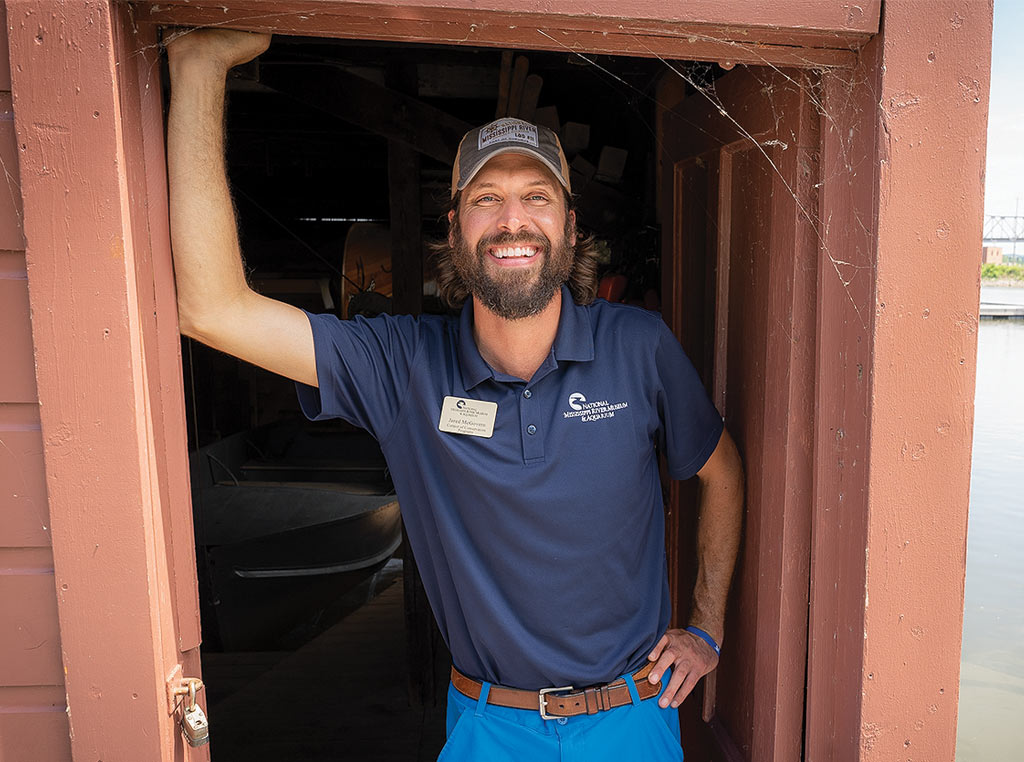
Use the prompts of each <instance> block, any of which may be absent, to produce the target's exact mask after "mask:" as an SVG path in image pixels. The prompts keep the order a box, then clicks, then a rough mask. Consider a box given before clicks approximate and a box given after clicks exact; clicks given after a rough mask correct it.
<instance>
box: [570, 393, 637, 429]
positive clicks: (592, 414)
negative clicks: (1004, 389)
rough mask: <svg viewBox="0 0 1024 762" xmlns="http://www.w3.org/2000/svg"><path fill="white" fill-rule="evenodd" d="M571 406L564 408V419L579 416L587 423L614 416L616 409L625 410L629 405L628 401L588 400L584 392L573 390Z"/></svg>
mask: <svg viewBox="0 0 1024 762" xmlns="http://www.w3.org/2000/svg"><path fill="white" fill-rule="evenodd" d="M569 407H571V408H572V410H563V411H562V419H563V420H567V419H569V418H578V419H579V420H581V421H583V422H584V423H587V422H589V421H599V420H601V419H602V418H614V417H615V411H616V410H623V409H625V408H627V407H629V403H628V402H609V401H608V400H597V401H596V402H587V398H586V397H585V396H584V395H583V393H582V392H573V393H572V394H570V395H569Z"/></svg>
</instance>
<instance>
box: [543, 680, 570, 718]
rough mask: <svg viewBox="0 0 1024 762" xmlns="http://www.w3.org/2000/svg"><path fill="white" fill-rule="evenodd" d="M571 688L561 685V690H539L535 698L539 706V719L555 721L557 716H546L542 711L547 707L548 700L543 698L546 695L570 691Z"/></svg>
mask: <svg viewBox="0 0 1024 762" xmlns="http://www.w3.org/2000/svg"><path fill="white" fill-rule="evenodd" d="M572 689H573V687H572V686H571V685H563V686H562V687H561V688H541V689H540V690H539V691H537V698H538V700H539V704H540V718H541V719H542V720H557V719H558V715H554V714H548V713H547V712H546V711H544V709H545V707H547V705H548V700H547V699H546V698H544V696H546V695H547V694H548V693H561V692H563V691H571V690H572Z"/></svg>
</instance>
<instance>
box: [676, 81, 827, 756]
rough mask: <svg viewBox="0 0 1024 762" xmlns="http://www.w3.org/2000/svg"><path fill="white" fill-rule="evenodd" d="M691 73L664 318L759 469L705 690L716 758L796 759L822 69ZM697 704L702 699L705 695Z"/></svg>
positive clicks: (686, 570) (681, 118) (679, 530)
mask: <svg viewBox="0 0 1024 762" xmlns="http://www.w3.org/2000/svg"><path fill="white" fill-rule="evenodd" d="M686 79H689V77H686V76H685V73H684V72H682V71H679V72H676V71H670V72H669V73H667V74H666V80H665V81H664V82H663V83H662V87H661V88H660V94H659V100H660V101H661V107H660V113H661V115H660V120H659V134H660V138H661V143H662V150H663V153H662V162H661V172H662V182H661V188H662V193H661V196H660V198H661V203H660V211H661V218H662V225H663V231H664V233H663V239H664V257H663V268H662V283H663V286H662V289H663V297H664V299H663V301H664V304H665V319H666V321H667V322H668V323H669V325H670V326H671V327H672V329H673V330H674V331H675V333H676V335H677V336H678V337H679V339H680V341H681V342H682V343H683V345H684V347H685V348H686V350H687V352H688V354H689V355H690V357H691V359H692V360H693V361H694V364H695V365H696V366H697V369H698V371H699V372H700V374H701V376H702V378H703V379H704V381H705V383H706V384H707V386H708V389H709V391H710V392H711V393H712V398H713V399H714V401H715V404H716V405H717V406H718V408H719V410H720V412H722V413H723V415H724V416H725V419H726V425H727V427H728V429H729V431H730V432H731V433H732V435H733V437H734V438H735V439H736V442H737V444H738V445H739V448H740V452H741V453H742V455H743V459H744V464H745V467H746V474H747V501H746V513H745V525H744V539H743V545H742V549H741V552H740V559H739V562H738V565H737V569H736V575H735V577H734V582H733V590H732V597H731V601H730V607H729V613H728V619H727V622H726V636H725V642H724V644H723V650H722V660H721V663H720V666H719V669H718V670H717V671H716V673H715V674H713V675H710V676H709V677H708V679H707V680H705V682H704V687H703V692H702V693H701V692H700V691H698V693H701V696H702V703H703V707H702V715H703V717H704V719H705V720H707V721H709V723H710V728H711V730H712V734H713V736H714V739H715V744H714V745H716V746H717V747H718V750H717V751H715V752H713V753H711V754H710V756H711V758H715V759H718V758H725V759H744V760H757V761H758V762H760V761H761V760H778V761H779V762H782V761H783V760H784V761H785V762H790V761H791V760H797V759H800V758H801V752H802V746H803V716H804V685H805V672H806V664H807V600H808V574H809V572H808V570H809V558H810V527H811V504H812V500H811V495H812V469H811V458H812V452H813V448H812V445H813V427H812V423H813V414H814V408H813V400H814V360H815V330H814V328H815V309H816V268H817V249H818V245H817V240H818V238H817V237H818V216H817V198H816V185H817V182H818V134H819V130H818V114H817V112H816V110H815V108H814V101H815V80H814V75H812V74H810V73H804V72H797V71H785V70H778V69H768V68H761V67H750V68H746V67H740V68H737V69H736V70H734V71H730V72H726V73H724V74H723V75H722V76H721V77H719V78H717V79H715V80H714V81H713V82H708V83H707V84H703V85H702V84H701V83H699V82H690V83H688V82H687V81H686ZM695 84H696V85H697V86H696V87H694V85H695ZM694 507H695V505H694V493H693V490H692V488H690V487H688V486H687V485H678V484H674V485H672V486H671V488H670V492H669V506H668V509H669V531H668V536H669V538H670V547H669V553H670V569H672V570H673V579H672V584H673V586H674V596H675V601H676V609H677V612H678V614H677V615H678V617H679V621H680V622H681V623H683V624H685V622H684V621H683V620H684V619H685V617H686V611H687V608H688V605H689V597H690V590H691V588H692V563H693V562H692V557H691V556H690V548H692V546H693V541H692V533H693V524H694V519H693V516H694ZM688 703H689V707H687V708H686V711H688V712H689V713H691V714H692V713H695V712H696V703H697V702H696V701H691V702H688ZM684 720H685V718H684ZM686 724H687V723H686V722H685V721H684V725H686Z"/></svg>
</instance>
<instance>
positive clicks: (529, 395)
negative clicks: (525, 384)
mask: <svg viewBox="0 0 1024 762" xmlns="http://www.w3.org/2000/svg"><path fill="white" fill-rule="evenodd" d="M523 396H524V397H526V399H530V397H532V396H533V392H531V391H530V390H529V389H524V390H523Z"/></svg>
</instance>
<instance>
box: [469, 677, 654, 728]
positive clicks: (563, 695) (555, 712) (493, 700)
mask: <svg viewBox="0 0 1024 762" xmlns="http://www.w3.org/2000/svg"><path fill="white" fill-rule="evenodd" d="M653 666H654V664H645V665H644V666H643V667H641V668H640V669H638V670H637V671H636V672H634V673H633V681H634V682H635V683H636V692H637V694H638V695H639V696H640V700H641V701H642V700H644V699H649V698H652V697H654V696H657V695H658V693H659V692H660V691H661V683H660V682H659V683H651V682H650V681H649V680H648V679H647V675H649V674H650V672H651V668H652V667H653ZM452 685H454V686H455V689H456V690H457V691H458V692H459V693H461V694H462V695H463V696H468V697H469V698H471V699H473V700H474V701H477V700H479V699H480V691H481V690H483V685H481V684H480V683H479V682H477V681H476V680H474V679H473V678H471V677H466V676H465V675H464V674H462V673H461V672H459V671H458V670H457V669H455V667H452ZM487 703H488V704H494V705H495V706H505V707H509V708H511V709H530V710H533V711H535V712H536V711H538V710H539V711H540V716H541V717H543V718H544V719H545V720H553V719H555V718H556V717H574V716H576V715H578V714H597V713H598V712H603V711H605V710H606V709H614V708H615V707H617V706H626V704H632V703H633V699H632V697H631V696H630V695H629V686H628V685H627V684H626V680H625V678H621V677H620V678H619V679H618V680H615V681H614V682H611V683H606V684H605V685H593V686H591V687H589V688H580V689H575V688H573V687H572V686H571V685H567V686H565V687H564V688H542V689H541V690H539V691H524V690H521V689H519V688H506V687H504V686H502V685H492V686H491V690H490V692H489V693H488V694H487Z"/></svg>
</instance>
